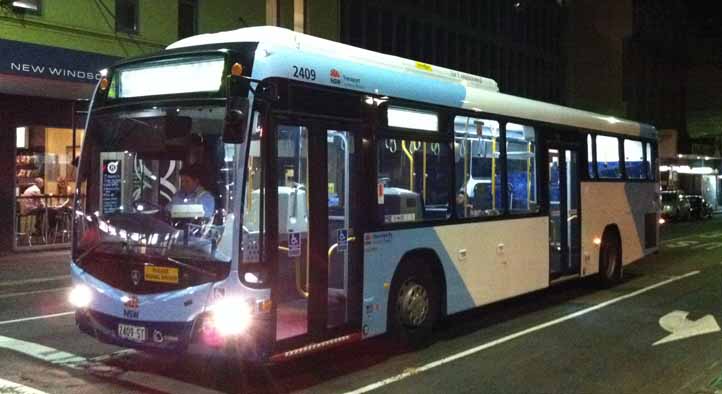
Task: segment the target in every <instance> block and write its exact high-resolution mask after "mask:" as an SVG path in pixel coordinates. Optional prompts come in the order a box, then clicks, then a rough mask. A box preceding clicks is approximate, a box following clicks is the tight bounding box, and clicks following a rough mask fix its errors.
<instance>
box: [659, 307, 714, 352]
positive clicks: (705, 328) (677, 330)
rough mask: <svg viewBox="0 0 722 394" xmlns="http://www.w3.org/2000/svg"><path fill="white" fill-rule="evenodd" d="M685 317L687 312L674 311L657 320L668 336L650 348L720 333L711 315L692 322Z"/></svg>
mask: <svg viewBox="0 0 722 394" xmlns="http://www.w3.org/2000/svg"><path fill="white" fill-rule="evenodd" d="M687 315H689V312H685V311H674V312H670V313H668V314H666V315H664V316H662V317H661V318H660V319H659V325H660V326H661V327H662V328H664V329H665V330H666V331H668V332H670V334H669V335H667V336H666V337H664V338H662V339H660V340H659V341H657V342H655V343H654V344H652V346H657V345H661V344H663V343H667V342H672V341H678V340H680V339H686V338H691V337H694V336H697V335H704V334H711V333H714V332H719V331H720V327H719V324H717V320H715V318H714V316H712V315H707V316H704V317H701V318H699V319H697V320H694V321H693V320H689V319H687Z"/></svg>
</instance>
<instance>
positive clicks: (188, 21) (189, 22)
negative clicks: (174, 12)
mask: <svg viewBox="0 0 722 394" xmlns="http://www.w3.org/2000/svg"><path fill="white" fill-rule="evenodd" d="M196 34H198V0H179V1H178V38H179V39H181V38H186V37H190V36H194V35H196Z"/></svg>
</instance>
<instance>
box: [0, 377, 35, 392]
mask: <svg viewBox="0 0 722 394" xmlns="http://www.w3.org/2000/svg"><path fill="white" fill-rule="evenodd" d="M0 393H13V394H47V393H46V392H45V391H40V390H38V389H34V388H32V387H28V386H23V385H22V384H20V383H15V382H11V381H9V380H5V379H3V378H0Z"/></svg>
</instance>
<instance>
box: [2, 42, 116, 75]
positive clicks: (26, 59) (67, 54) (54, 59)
mask: <svg viewBox="0 0 722 394" xmlns="http://www.w3.org/2000/svg"><path fill="white" fill-rule="evenodd" d="M0 53H2V54H3V56H2V57H1V58H0V73H2V74H13V75H22V76H27V77H35V78H45V79H56V80H63V81H70V82H85V83H96V82H97V81H98V80H99V79H100V70H101V69H103V68H106V67H108V66H110V65H111V64H112V63H113V62H115V61H116V60H117V59H118V58H115V57H112V56H105V55H99V54H95V53H89V52H82V51H75V50H71V49H64V48H56V47H49V46H44V45H35V44H28V43H24V42H17V41H9V40H0Z"/></svg>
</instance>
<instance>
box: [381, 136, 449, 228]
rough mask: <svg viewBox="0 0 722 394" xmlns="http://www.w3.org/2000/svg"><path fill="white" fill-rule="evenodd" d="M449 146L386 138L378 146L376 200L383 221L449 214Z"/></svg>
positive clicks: (404, 220)
mask: <svg viewBox="0 0 722 394" xmlns="http://www.w3.org/2000/svg"><path fill="white" fill-rule="evenodd" d="M448 149H449V148H448V146H447V145H446V144H443V143H438V142H421V141H414V140H407V139H398V138H386V139H382V140H380V141H379V144H378V149H377V162H378V165H377V169H378V173H377V180H378V184H377V203H378V206H379V215H380V216H381V218H380V221H382V222H383V223H399V222H418V221H424V220H438V219H445V218H447V217H448V215H449V188H450V186H451V185H450V181H451V174H449V152H448Z"/></svg>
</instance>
